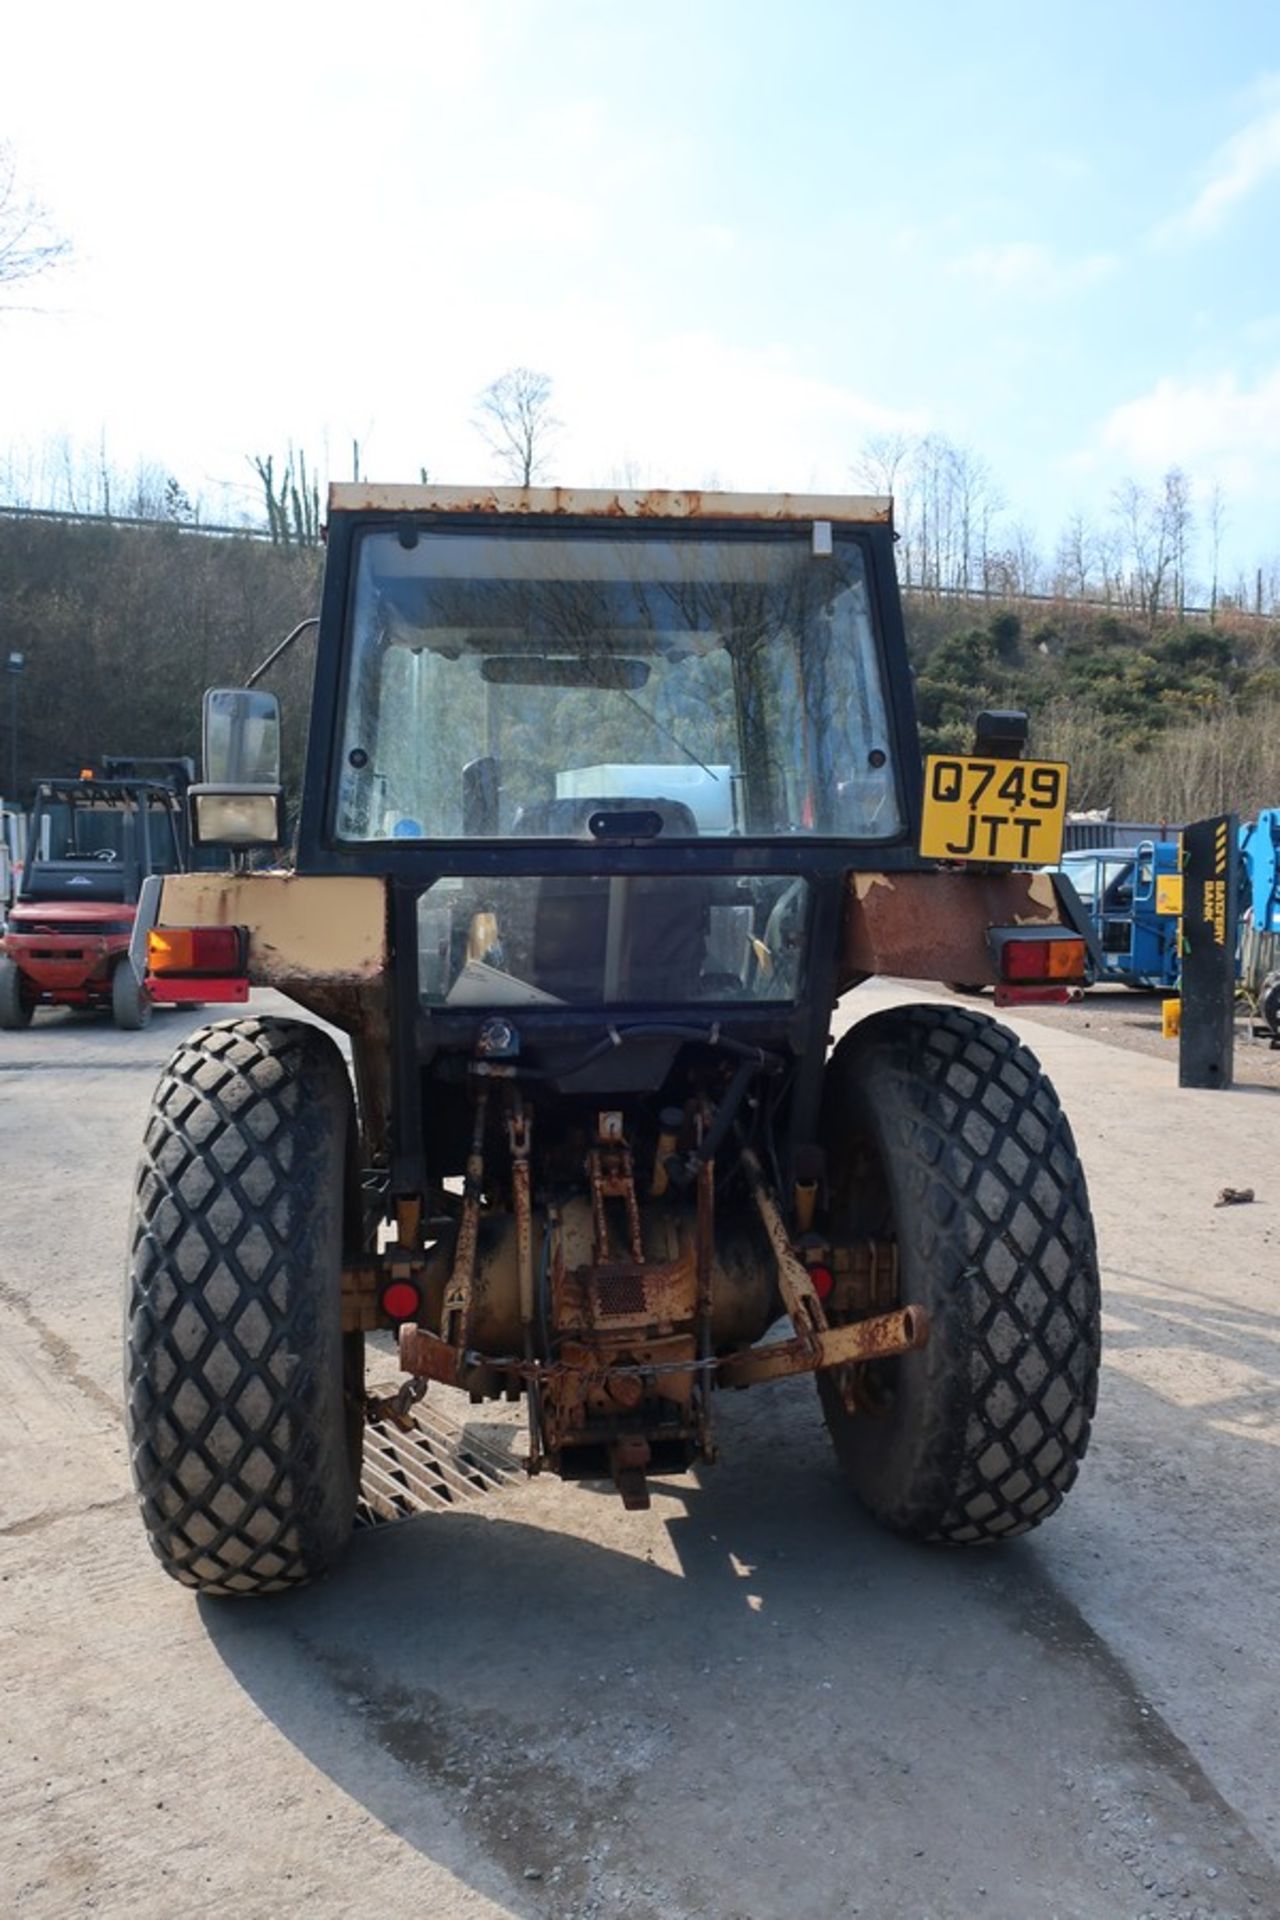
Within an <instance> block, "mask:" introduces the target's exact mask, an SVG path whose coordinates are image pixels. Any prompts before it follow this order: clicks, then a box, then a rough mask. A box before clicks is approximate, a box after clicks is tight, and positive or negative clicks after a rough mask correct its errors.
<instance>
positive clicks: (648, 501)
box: [329, 481, 893, 526]
mask: <svg viewBox="0 0 1280 1920" xmlns="http://www.w3.org/2000/svg"><path fill="white" fill-rule="evenodd" d="M329 512H330V514H331V515H332V514H335V513H443V514H448V513H492V514H513V515H514V514H519V515H522V516H534V517H538V516H546V517H553V518H554V517H560V518H563V517H565V516H566V515H572V516H575V517H577V516H583V517H586V518H595V517H599V518H602V519H606V520H755V521H767V522H775V521H792V520H795V521H806V520H834V521H837V522H840V523H846V524H848V523H852V524H855V525H860V526H867V525H870V526H890V525H892V523H893V502H892V500H891V499H890V498H889V497H888V495H886V494H839V493H704V492H703V491H702V490H701V489H699V488H691V489H689V490H687V491H680V490H673V489H669V488H664V487H652V488H648V489H646V490H645V491H642V492H627V491H611V490H606V489H597V488H582V487H433V486H425V487H424V486H408V485H406V486H396V485H383V486H379V485H374V484H372V483H370V482H366V481H340V482H337V483H335V484H334V485H333V486H331V487H330V489H329Z"/></svg>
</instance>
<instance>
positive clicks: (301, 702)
mask: <svg viewBox="0 0 1280 1920" xmlns="http://www.w3.org/2000/svg"><path fill="white" fill-rule="evenodd" d="M321 565H322V555H321V553H320V552H319V551H318V550H317V549H315V548H314V547H310V546H297V545H280V544H276V545H272V544H271V543H269V542H266V541H262V540H255V539H249V538H235V537H217V536H213V535H209V534H204V533H200V532H197V531H195V530H193V529H191V528H185V527H182V526H180V525H177V524H157V525H156V526H154V527H123V526H118V525H112V524H110V523H106V522H83V523H75V522H68V521H56V520H42V519H37V518H4V517H0V644H2V650H3V653H4V654H5V655H7V654H8V653H9V652H10V651H12V650H17V651H20V652H21V653H22V654H24V655H25V658H26V663H27V664H26V670H25V671H24V672H23V674H22V675H21V677H20V685H19V688H18V699H19V708H18V748H19V751H18V768H19V784H20V786H21V787H22V788H23V789H24V790H25V788H26V786H27V785H28V784H29V782H30V781H31V780H32V779H33V778H34V777H36V776H37V775H38V774H42V773H66V772H75V771H76V770H77V769H78V768H79V767H80V766H81V765H85V764H90V763H92V762H93V761H95V760H97V759H99V758H100V757H101V755H102V754H103V753H135V754H180V753H186V754H192V755H198V752H199V726H200V697H201V694H202V692H203V690H204V688H205V687H206V686H210V685H234V684H236V683H237V682H238V681H239V680H241V679H242V678H243V677H244V675H245V674H247V673H248V672H249V671H250V670H251V669H252V668H253V667H254V666H255V665H256V664H257V663H258V662H259V661H260V660H262V659H263V658H265V656H266V655H267V654H268V653H269V652H270V650H271V649H272V647H273V646H275V645H276V644H277V643H278V641H279V640H280V639H281V638H282V637H283V636H284V634H285V633H286V632H287V631H288V629H289V628H290V627H292V626H293V625H294V624H295V623H296V622H297V621H298V620H299V619H301V618H303V617H304V616H305V615H307V614H309V613H313V612H315V611H316V608H317V601H318V592H319V581H320V572H321ZM906 608H907V625H908V636H909V642H910V646H911V651H912V656H913V659H914V662H915V665H916V670H917V683H916V691H917V703H918V708H919V714H920V721H921V730H922V734H923V738H924V743H925V745H926V747H927V748H949V749H958V748H961V747H963V746H965V745H967V744H968V742H969V740H970V738H971V733H972V723H973V716H974V714H975V713H976V712H977V711H978V710H979V709H980V708H981V707H983V706H1026V707H1027V708H1029V710H1030V711H1031V714H1032V747H1033V750H1034V751H1036V752H1037V753H1039V754H1042V755H1045V756H1048V757H1057V758H1062V759H1065V760H1068V761H1069V762H1070V763H1071V766H1072V774H1073V778H1072V803H1073V805H1076V806H1086V807H1093V806H1111V807H1113V808H1114V809H1115V812H1116V814H1117V816H1121V817H1128V818H1142V819H1152V820H1158V819H1169V820H1180V819H1184V818H1189V817H1192V816H1194V815H1196V814H1204V813H1209V812H1214V811H1217V810H1218V809H1219V808H1223V807H1234V808H1236V809H1238V810H1239V811H1240V812H1242V813H1246V814H1247V813H1252V812H1254V811H1256V810H1257V808H1258V807H1260V806H1265V805H1272V806H1274V805H1280V622H1277V621H1274V620H1267V619H1259V618H1254V617H1250V616H1245V615H1243V614H1240V613H1236V612H1223V613H1220V614H1219V616H1218V618H1217V620H1216V621H1214V622H1210V621H1208V620H1206V619H1196V618H1193V617H1190V616H1187V617H1183V618H1179V617H1178V616H1177V615H1176V614H1175V613H1173V612H1169V613H1167V614H1165V615H1162V616H1160V617H1158V618H1156V619H1154V620H1146V619H1140V618H1134V617H1132V616H1122V615H1120V614H1117V613H1114V612H1110V611H1107V610H1105V609H1099V608H1097V607H1093V606H1089V605H1086V604H1084V603H1083V602H1080V601H1076V600H1072V599H1070V598H1066V597H1064V598H1061V599H1056V600H1039V601H1012V600H1011V601H1010V602H1008V603H1007V604H1001V603H996V602H993V601H991V600H989V599H981V598H974V599H972V600H968V599H963V598H957V597H955V596H942V595H939V594H937V593H930V592H921V591H914V592H910V593H909V594H908V596H907V603H906ZM311 658H312V650H311V644H310V642H309V641H308V640H303V641H300V642H299V644H298V645H297V647H295V649H294V650H293V654H292V655H291V656H290V658H289V659H288V660H287V661H286V662H284V663H282V664H281V667H280V668H279V669H277V670H275V671H274V672H273V676H272V680H271V682H270V684H272V685H273V686H274V687H275V688H276V689H277V691H279V692H280V694H281V696H282V699H283V702H284V707H285V718H286V735H287V740H286V751H287V758H288V760H289V762H290V768H291V772H292V774H293V777H294V779H296V777H297V769H298V766H299V763H300V751H301V736H302V731H303V727H304V722H305V712H306V706H307V699H308V684H309V675H310V667H311ZM4 691H5V694H6V695H8V694H9V693H10V692H11V687H9V686H6V687H5V689H4ZM10 715H11V705H10V701H9V699H8V698H7V697H6V698H5V700H4V702H3V707H2V708H0V739H2V740H3V742H4V750H3V753H2V754H0V781H7V779H8V770H9V744H10Z"/></svg>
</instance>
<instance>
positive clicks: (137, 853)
mask: <svg viewBox="0 0 1280 1920" xmlns="http://www.w3.org/2000/svg"><path fill="white" fill-rule="evenodd" d="M144 768H154V769H156V771H155V772H154V773H145V772H144V771H143V769H144ZM191 773H192V767H191V762H190V761H187V760H164V761H138V760H126V759H123V758H120V757H113V758H109V759H106V760H104V761H103V771H102V774H101V776H99V775H97V774H95V773H93V772H92V771H91V770H90V769H88V768H85V769H83V770H82V772H81V774H80V776H79V778H78V779H75V780H41V781H39V782H38V783H37V785H36V790H35V797H34V800H33V802H32V808H31V815H30V819H29V821H28V829H27V858H26V864H25V866H24V868H23V872H22V879H21V883H20V885H19V887H18V891H17V897H16V899H15V901H14V904H13V906H12V907H11V909H10V911H9V918H8V923H7V925H6V928H5V931H4V934H3V936H2V937H0V1028H9V1029H14V1028H18V1027H25V1026H27V1025H29V1024H30V1021H31V1017H32V1015H33V1014H34V1012H35V1010H36V1008H37V1007H85V1008H89V1009H97V1010H100V1011H107V1010H109V1011H110V1013H111V1015H112V1017H113V1019H114V1020H115V1023H116V1025H117V1026H118V1027H123V1028H126V1029H129V1030H136V1029H138V1028H140V1027H145V1026H146V1024H147V1022H148V1021H149V1020H150V1018H151V1008H152V997H151V994H150V993H149V991H148V989H147V986H146V983H145V982H144V981H143V980H142V979H141V978H139V976H138V974H137V973H136V972H135V971H134V968H133V966H132V964H131V963H130V959H129V941H130V937H131V935H132V933H133V922H134V915H135V911H136V908H137V903H138V896H139V893H140V892H141V890H142V883H143V881H144V880H145V879H147V878H148V876H149V875H151V874H162V873H180V872H181V871H182V870H183V869H184V867H185V865H186V858H185V845H186V823H185V818H184V808H183V795H184V794H185V791H186V787H187V785H188V784H189V782H190V778H191Z"/></svg>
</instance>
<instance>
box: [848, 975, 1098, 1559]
mask: <svg viewBox="0 0 1280 1920" xmlns="http://www.w3.org/2000/svg"><path fill="white" fill-rule="evenodd" d="M824 1098H825V1109H824V1144H825V1145H826V1148H827V1153H828V1170H829V1178H830V1185H831V1199H832V1207H833V1212H834V1217H835V1218H834V1224H835V1228H836V1231H837V1233H839V1234H841V1235H842V1236H844V1235H846V1234H849V1235H855V1236H873V1237H877V1238H894V1239H896V1240H897V1243H898V1253H899V1270H900V1304H901V1305H903V1306H906V1305H909V1304H919V1305H921V1306H923V1307H924V1308H925V1309H926V1310H927V1312H928V1314H929V1319H930V1336H929V1340H928V1342H927V1344H926V1345H925V1347H924V1348H923V1349H922V1350H921V1351H920V1352H918V1353H912V1354H907V1355H904V1356H902V1357H901V1358H899V1359H894V1360H889V1361H884V1362H879V1363H877V1364H876V1365H874V1366H872V1367H867V1368H863V1369H860V1370H859V1372H858V1374H857V1376H856V1384H857V1387H858V1399H859V1400H860V1401H861V1403H862V1408H863V1410H860V1411H858V1412H857V1413H850V1412H849V1410H848V1407H847V1406H846V1403H845V1400H844V1398H843V1396H842V1393H841V1390H840V1389H841V1384H842V1383H841V1381H840V1380H839V1379H838V1378H832V1377H830V1376H828V1375H825V1374H824V1375H819V1392H820V1394H821V1398H822V1406H823V1412H824V1414H825V1416H826V1421H827V1425H828V1427H829V1429H830V1432H831V1437H832V1440H833V1441H834V1443H835V1449H836V1454H837V1456H838V1458H839V1461H840V1464H841V1467H842V1468H843V1470H844V1473H845V1476H846V1478H847V1479H848V1481H849V1483H850V1485H851V1486H852V1488H853V1490H854V1492H855V1493H856V1494H857V1496H858V1498H859V1499H860V1500H861V1501H862V1503H863V1505H864V1506H866V1507H867V1508H868V1509H869V1510H870V1512H871V1513H872V1514H873V1515H874V1516H875V1518H876V1519H877V1520H879V1521H880V1522H881V1523H882V1524H883V1525H885V1526H887V1527H890V1528H892V1529H893V1530H894V1531H895V1532H898V1533H905V1534H910V1535H912V1536H914V1537H916V1538H917V1539H923V1540H942V1541H957V1542H972V1543H975V1544H976V1543H983V1542H987V1541H993V1540H997V1539H1007V1538H1009V1537H1010V1536H1011V1535H1013V1534H1018V1533H1025V1532H1026V1531H1027V1530H1028V1529H1029V1528H1030V1527H1034V1526H1038V1525H1039V1524H1040V1522H1041V1521H1042V1520H1045V1519H1047V1518H1048V1516H1049V1515H1050V1514H1051V1513H1053V1512H1054V1510H1055V1509H1056V1508H1057V1507H1058V1506H1059V1505H1060V1504H1061V1502H1062V1499H1063V1497H1064V1495H1065V1494H1066V1493H1067V1491H1068V1489H1069V1488H1070V1486H1071V1484H1072V1482H1073V1481H1074V1479H1075V1477H1076V1473H1077V1471H1078V1469H1079V1465H1080V1462H1081V1460H1082V1459H1083V1457H1084V1453H1085V1449H1086V1447H1087V1445H1088V1441H1089V1428H1090V1422H1091V1421H1092V1418H1093V1412H1094V1406H1095V1403H1096V1399H1097V1374H1098V1360H1099V1348H1100V1333H1099V1282H1098V1265H1097V1252H1096V1248H1095V1244H1094V1235H1093V1225H1092V1221H1091V1218H1090V1212H1089V1198H1088V1193H1087V1191H1086V1188H1085V1181H1084V1174H1083V1171H1082V1169H1081V1166H1080V1162H1079V1158H1078V1156H1077V1153H1076V1148H1075V1142H1074V1140H1073V1139H1072V1135H1071V1129H1070V1127H1069V1126H1068V1124H1067V1121H1066V1119H1065V1117H1064V1115H1063V1112H1062V1109H1061V1107H1060V1105H1059V1104H1058V1098H1057V1095H1056V1093H1055V1092H1054V1089H1053V1087H1052V1085H1051V1084H1050V1082H1049V1080H1048V1079H1047V1077H1046V1076H1045V1074H1044V1072H1043V1071H1042V1069H1041V1067H1040V1065H1039V1063H1038V1061H1037V1060H1036V1058H1035V1056H1034V1055H1033V1054H1032V1053H1030V1052H1029V1051H1028V1050H1027V1048H1025V1047H1024V1046H1022V1045H1021V1043H1020V1042H1019V1041H1018V1040H1017V1039H1016V1038H1015V1036H1014V1035H1013V1034H1012V1033H1010V1032H1009V1031H1008V1029H1007V1028H1005V1027H1002V1026H1000V1025H999V1024H998V1022H996V1021H995V1020H992V1019H990V1018H989V1017H988V1016H987V1015H985V1014H980V1013H975V1012H971V1011H969V1010H968V1009H967V1008H960V1007H943V1006H915V1007H901V1008H894V1009H892V1010H890V1011H888V1012H885V1013H882V1014H877V1015H875V1016H873V1017H872V1018H871V1019H869V1020H867V1021H864V1022H863V1024H862V1025H861V1026H858V1027H856V1028H854V1030H853V1031H852V1033H850V1034H848V1035H847V1036H846V1038H845V1039H844V1040H843V1041H842V1042H841V1044H840V1045H839V1046H838V1047H837V1049H836V1051H835V1053H834V1054H833V1056H832V1058H831V1061H830V1062H829V1064H828V1067H827V1083H826V1091H825V1096H824Z"/></svg>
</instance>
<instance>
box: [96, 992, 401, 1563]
mask: <svg viewBox="0 0 1280 1920" xmlns="http://www.w3.org/2000/svg"><path fill="white" fill-rule="evenodd" d="M353 1168H354V1111H353V1105H352V1097H351V1085H350V1081H349V1079H348V1077H347V1070H346V1067H345V1065H344V1064H343V1060H342V1056H341V1054H340V1053H339V1052H338V1049H337V1048H336V1047H335V1046H334V1044H333V1042H332V1041H331V1040H330V1039H329V1037H328V1035H327V1034H324V1033H322V1032H321V1031H320V1029H319V1028H318V1027H313V1026H308V1025H307V1024H305V1023H304V1022H302V1021H294V1020H272V1019H245V1020H234V1021H226V1022H224V1023H222V1024H221V1025H219V1026H212V1027H203V1028H199V1029H197V1031H196V1032H195V1033H193V1034H192V1035H191V1036H190V1038H189V1039H188V1040H186V1041H185V1042H184V1043H183V1044H182V1046H180V1047H179V1048H178V1050H177V1052H176V1053H175V1054H174V1056H173V1058H172V1060H171V1061H170V1062H169V1065H168V1066H167V1067H166V1069H165V1071H164V1074H163V1076H162V1077H161V1080H160V1084H159V1086H158V1088H157V1090H156V1095H155V1099H154V1102H153V1104H152V1110H151V1117H150V1120H149V1123H148V1126H147V1131H146V1137H145V1140H144V1143H143V1150H142V1158H141V1162H140V1164H139V1169H138V1178H137V1187H136V1198H135V1204H134V1214H133V1232H132V1253H131V1262H130V1272H129V1280H128V1297H127V1306H126V1379H125V1386H126V1396H127V1405H128V1414H127V1419H128V1429H129V1443H130V1452H131V1456H132V1462H133V1476H134V1484H135V1486H136V1488H137V1492H138V1498H139V1501H140V1503H141V1507H142V1517H143V1523H144V1525H145V1527H146V1530H147V1534H148V1536H149V1538H150V1541H151V1545H152V1548H153V1549H154V1551H155V1553H156V1555H157V1556H158V1558H159V1560H160V1562H161V1564H162V1565H163V1566H164V1568H165V1570H166V1572H168V1573H170V1574H172V1575H173V1577H174V1579H175V1580H179V1581H181V1582H182V1583H183V1584H184V1585H185V1586H189V1587H196V1588H199V1589H200V1590H201V1591H202V1592H204V1593H211V1594H257V1593H269V1592H272V1591H274V1590H276V1589H278V1588H282V1587H289V1586H296V1585H298V1584H299V1583H300V1582H302V1581H305V1580H309V1579H311V1578H312V1577H313V1576H314V1575H316V1574H319V1573H322V1572H323V1571H324V1570H325V1569H326V1568H327V1567H329V1566H331V1565H332V1564H333V1562H334V1561H335V1560H336V1559H337V1558H338V1557H339V1555H340V1554H341V1553H342V1551H343V1549H344V1548H345V1546H346V1544H347V1540H348V1538H349V1536H350V1533H351V1528H352V1523H353V1521H354V1517H355V1507H356V1496H357V1492H358V1489H359V1481H360V1456H361V1444H362V1437H363V1422H364V1406H363V1387H364V1347H363V1340H362V1337H361V1336H360V1335H359V1334H354V1335H346V1336H344V1335H343V1332H342V1292H341V1286H342V1279H341V1274H342V1255H343V1244H344V1225H345V1223H347V1222H351V1221H358V1219H359V1209H358V1190H357V1188H356V1186H355V1183H354V1180H353ZM353 1200H354V1202H355V1205H354V1210H353V1205H352V1203H353Z"/></svg>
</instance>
